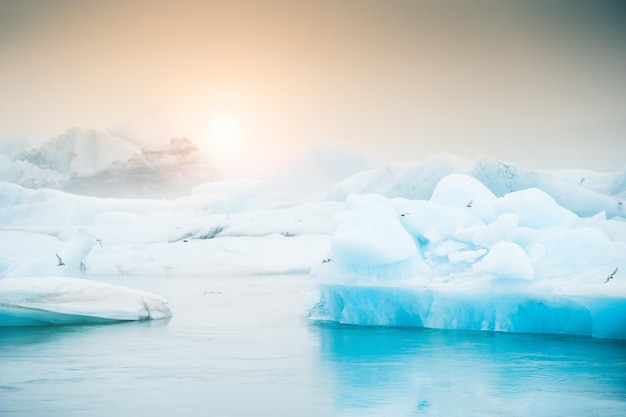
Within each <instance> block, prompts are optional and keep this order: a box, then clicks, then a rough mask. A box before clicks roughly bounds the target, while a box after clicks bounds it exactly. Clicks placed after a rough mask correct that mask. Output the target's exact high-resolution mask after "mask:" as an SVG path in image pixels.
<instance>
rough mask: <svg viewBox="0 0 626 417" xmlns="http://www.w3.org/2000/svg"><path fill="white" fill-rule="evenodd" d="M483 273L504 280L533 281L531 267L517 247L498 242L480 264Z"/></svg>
mask: <svg viewBox="0 0 626 417" xmlns="http://www.w3.org/2000/svg"><path fill="white" fill-rule="evenodd" d="M480 265H481V269H482V270H483V272H486V273H488V274H492V275H496V276H499V277H505V278H521V279H533V278H534V276H535V271H534V269H533V265H532V263H531V262H530V259H529V258H528V255H526V252H524V249H522V248H521V247H520V246H519V245H517V244H515V243H512V242H506V241H504V240H503V241H500V242H498V243H496V244H495V245H493V247H492V248H491V250H490V251H489V253H487V255H485V257H484V258H483V260H482V262H481V263H480Z"/></svg>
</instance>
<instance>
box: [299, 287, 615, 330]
mask: <svg viewBox="0 0 626 417" xmlns="http://www.w3.org/2000/svg"><path fill="white" fill-rule="evenodd" d="M309 317H310V318H311V319H312V320H315V321H332V322H336V323H345V324H352V325H361V326H400V327H429V328H439V329H463V330H490V331H502V332H518V333H548V334H570V335H581V336H594V337H600V338H614V339H626V298H608V297H587V296H568V295H561V294H532V293H524V292H496V293H490V292H485V291H472V292H458V291H434V290H424V289H423V288H419V287H411V286H403V287H398V286H374V285H366V286H365V285H339V284H337V285H328V284H324V285H321V286H320V288H319V295H318V298H317V300H316V303H315V305H314V306H313V307H312V308H311V310H310V311H309Z"/></svg>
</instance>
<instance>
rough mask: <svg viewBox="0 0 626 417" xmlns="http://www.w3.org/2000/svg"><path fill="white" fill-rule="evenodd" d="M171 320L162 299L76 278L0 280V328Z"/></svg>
mask: <svg viewBox="0 0 626 417" xmlns="http://www.w3.org/2000/svg"><path fill="white" fill-rule="evenodd" d="M170 316H171V312H170V309H169V307H168V305H167V302H166V301H165V300H163V299H162V298H161V297H159V296H157V295H154V294H151V293H148V292H143V291H138V290H133V289H129V288H124V287H120V286H118V285H111V284H104V283H100V282H96V281H89V280H84V279H77V278H66V277H29V278H5V279H1V280H0V327H4V326H38V325H48V324H77V323H102V322H112V321H129V320H148V319H163V318H167V317H170Z"/></svg>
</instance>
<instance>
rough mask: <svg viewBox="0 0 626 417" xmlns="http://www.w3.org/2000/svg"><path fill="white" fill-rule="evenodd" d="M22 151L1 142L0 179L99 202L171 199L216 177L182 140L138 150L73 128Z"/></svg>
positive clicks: (202, 157)
mask: <svg viewBox="0 0 626 417" xmlns="http://www.w3.org/2000/svg"><path fill="white" fill-rule="evenodd" d="M25 143H28V141H25ZM31 143H32V141H31ZM23 146H24V143H20V142H19V141H11V142H10V143H5V146H4V147H3V148H2V151H3V154H0V180H2V181H7V182H12V183H16V184H19V185H22V186H25V187H29V188H42V187H46V188H55V189H59V190H65V191H70V192H74V193H78V194H85V195H94V196H101V197H106V196H134V197H147V196H153V197H171V196H176V195H183V194H186V193H188V192H189V191H190V190H191V188H193V187H194V186H197V185H199V184H201V183H203V182H206V181H210V180H213V179H215V178H217V177H218V173H217V171H216V169H215V167H214V166H213V164H212V163H211V162H210V161H209V159H208V157H206V156H205V155H203V154H202V153H201V152H200V151H199V150H198V148H197V147H196V146H195V145H194V144H193V143H192V142H190V141H189V140H188V139H186V138H172V139H171V140H170V143H169V144H165V145H161V146H158V147H155V148H150V147H144V148H140V147H139V146H137V145H136V144H135V143H133V142H131V141H129V140H127V139H124V138H122V137H121V136H118V135H116V134H113V133H109V132H105V131H101V130H95V129H86V128H80V127H71V128H69V129H67V130H66V131H65V132H64V133H63V134H61V135H59V136H56V137H53V138H50V139H48V140H46V141H43V143H40V144H39V145H36V146H35V147H33V148H31V149H28V150H20V147H23Z"/></svg>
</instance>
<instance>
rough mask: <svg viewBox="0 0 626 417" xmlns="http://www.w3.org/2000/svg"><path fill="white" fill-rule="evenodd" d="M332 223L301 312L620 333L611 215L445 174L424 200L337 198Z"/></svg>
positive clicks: (620, 273)
mask: <svg viewBox="0 0 626 417" xmlns="http://www.w3.org/2000/svg"><path fill="white" fill-rule="evenodd" d="M493 181H496V180H495V179H494V180H493ZM496 182H497V181H496ZM618 191H619V190H618ZM582 194H583V195H582V197H580V196H579V197H578V198H581V199H584V197H585V196H586V195H587V191H583V192H582ZM576 198H577V197H576V196H575V195H572V196H570V201H575V200H576ZM606 198H613V197H609V196H606ZM614 201H615V200H614ZM614 214H615V213H614ZM334 220H335V232H334V235H333V237H332V240H331V245H330V251H329V253H328V255H327V256H326V259H325V261H324V262H322V263H321V264H318V265H317V266H315V267H314V268H313V269H312V272H311V274H312V276H313V277H314V279H315V280H316V283H317V286H316V292H315V294H314V299H313V302H312V307H310V309H309V317H310V318H311V319H312V320H315V321H329V322H336V323H343V324H351V325H363V326H376V325H379V326H414V327H429V328H440V329H465V330H490V331H505V332H521V333H549V334H571V335H584V336H593V337H599V338H615V339H626V274H624V270H623V269H619V268H620V266H621V265H624V267H623V268H624V269H626V228H625V226H626V222H624V218H623V217H621V216H618V215H614V216H613V217H612V218H610V219H607V216H606V213H605V212H604V211H601V212H600V213H598V214H597V215H594V216H591V217H582V216H579V215H578V214H576V213H575V212H573V211H571V210H570V209H568V208H566V207H563V206H561V205H560V204H558V203H557V202H556V201H555V199H553V198H552V197H551V195H549V194H548V193H547V192H546V191H543V190H541V189H539V188H524V189H521V190H517V191H510V192H506V193H503V194H502V195H496V194H495V193H493V192H492V191H491V190H490V188H489V187H487V186H486V185H485V184H484V183H483V182H481V181H479V180H477V179H476V178H474V177H473V176H471V175H466V174H459V173H451V174H449V175H446V176H444V177H442V178H441V179H440V180H439V181H438V183H437V184H436V185H435V187H434V188H433V191H432V194H431V196H430V198H429V199H413V200H410V199H406V198H402V197H395V198H393V197H387V196H383V195H379V194H352V195H349V196H348V197H346V202H345V208H344V211H343V212H340V213H338V214H337V215H336V216H335V218H334ZM616 268H617V270H616ZM611 271H614V272H615V273H613V274H612V273H611Z"/></svg>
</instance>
